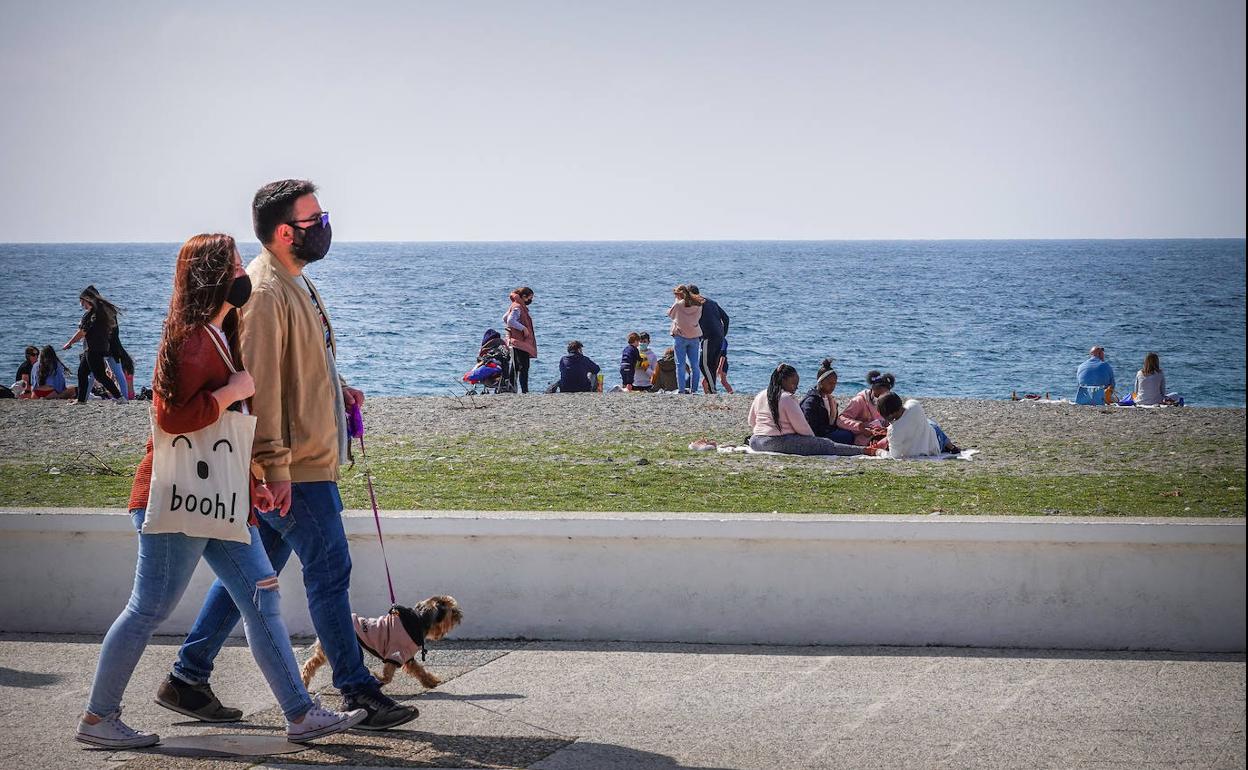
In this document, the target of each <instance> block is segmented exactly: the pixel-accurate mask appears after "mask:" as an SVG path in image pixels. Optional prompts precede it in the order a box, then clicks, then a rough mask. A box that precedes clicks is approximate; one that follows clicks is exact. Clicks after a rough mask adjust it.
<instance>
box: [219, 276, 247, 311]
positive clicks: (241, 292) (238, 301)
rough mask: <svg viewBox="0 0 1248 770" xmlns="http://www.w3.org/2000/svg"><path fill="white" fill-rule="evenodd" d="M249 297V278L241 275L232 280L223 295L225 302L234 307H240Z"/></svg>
mask: <svg viewBox="0 0 1248 770" xmlns="http://www.w3.org/2000/svg"><path fill="white" fill-rule="evenodd" d="M250 297H251V276H249V275H247V274H246V273H243V274H242V275H240V276H238V277H236V278H235V279H234V283H232V284H230V288H229V290H228V291H227V292H226V293H225V301H226V302H228V303H230V304H231V305H233V306H234V307H242V306H243V305H246V304H247V300H248V299H250Z"/></svg>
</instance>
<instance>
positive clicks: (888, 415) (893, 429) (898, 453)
mask: <svg viewBox="0 0 1248 770" xmlns="http://www.w3.org/2000/svg"><path fill="white" fill-rule="evenodd" d="M878 406H879V408H880V416H881V417H883V418H884V421H885V422H886V423H887V424H888V435H887V437H886V438H885V439H884V440H883V441H882V442H881V444H882V448H887V449H888V456H889V457H891V458H893V459H894V460H904V459H906V458H909V457H927V456H930V455H938V454H943V453H945V452H950V453H955V454H956V453H957V452H961V451H962V450H961V449H959V448H958V447H957V446H956V445H955V444H954V443H953V442H952V441H950V440H949V437H948V436H946V435H945V432H944V431H943V430H941V429H940V426H939V425H937V424H936V421H935V420H929V419H928V417H927V413H926V412H924V411H923V405H922V404H920V403H919V402H918V401H915V400H914V399H910V400H909V401H907V402H905V404H902V402H901V396H898V395H897V394H896V393H887V394H885V395H884V396H881V397H880V400H879V403H878Z"/></svg>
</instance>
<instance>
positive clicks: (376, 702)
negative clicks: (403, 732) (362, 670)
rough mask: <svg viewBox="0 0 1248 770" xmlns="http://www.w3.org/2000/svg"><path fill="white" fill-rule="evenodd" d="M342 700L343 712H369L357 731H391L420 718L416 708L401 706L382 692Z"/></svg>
mask: <svg viewBox="0 0 1248 770" xmlns="http://www.w3.org/2000/svg"><path fill="white" fill-rule="evenodd" d="M342 700H343V704H342V710H343V711H351V710H352V709H364V710H365V711H367V712H368V716H367V717H365V718H364V721H363V722H360V723H359V724H357V725H356V726H355V729H356V730H389V729H391V728H395V727H398V726H399V725H404V724H407V723H408V722H410V721H412V720H413V719H415V718H416V717H418V716H420V712H419V711H417V710H416V708H415V707H412V706H400V705H399V704H397V703H395V702H394V701H393V700H391V699H390V698H388V697H386V696H385V695H382V693H381V691H380V690H372V691H366V692H360V693H356V694H355V695H349V696H346V697H344V698H343V699H342Z"/></svg>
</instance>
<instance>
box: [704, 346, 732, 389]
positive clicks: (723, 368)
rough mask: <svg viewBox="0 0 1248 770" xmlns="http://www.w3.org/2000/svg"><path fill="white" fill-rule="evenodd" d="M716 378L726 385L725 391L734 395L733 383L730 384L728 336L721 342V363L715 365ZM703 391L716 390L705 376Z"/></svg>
mask: <svg viewBox="0 0 1248 770" xmlns="http://www.w3.org/2000/svg"><path fill="white" fill-rule="evenodd" d="M715 379H717V380H719V384H720V385H723V386H724V392H725V393H727V394H728V395H732V385H730V384H728V339H727V338H726V337H725V338H724V339H723V340H721V341H720V343H719V363H718V364H716V365H715ZM702 392H703V393H713V392H714V390H712V389H711V385H710V383H708V382H707V381H706V378H705V377H703V378H702Z"/></svg>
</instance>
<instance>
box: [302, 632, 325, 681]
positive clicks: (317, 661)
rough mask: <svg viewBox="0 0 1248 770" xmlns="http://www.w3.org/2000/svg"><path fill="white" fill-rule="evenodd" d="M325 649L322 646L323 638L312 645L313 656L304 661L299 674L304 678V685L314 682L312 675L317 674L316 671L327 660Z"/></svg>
mask: <svg viewBox="0 0 1248 770" xmlns="http://www.w3.org/2000/svg"><path fill="white" fill-rule="evenodd" d="M326 660H327V659H326V657H325V650H324V649H322V648H321V640H320V639H317V640H316V642H315V643H314V644H313V645H312V657H310V658H308V659H307V660H305V661H304V662H303V666H302V667H301V668H300V669H299V674H300V676H301V677H302V678H303V686H304V687H307V686H308V685H309V684H310V683H311V682H312V677H314V676H316V671H317V669H319V668H320V667H321V666H323V665H325V662H326Z"/></svg>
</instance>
